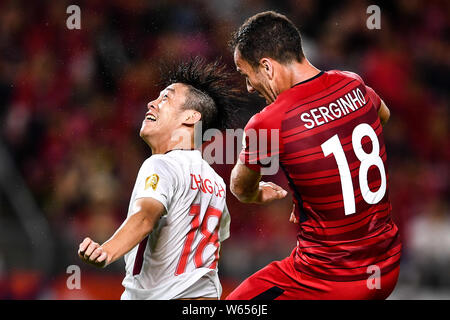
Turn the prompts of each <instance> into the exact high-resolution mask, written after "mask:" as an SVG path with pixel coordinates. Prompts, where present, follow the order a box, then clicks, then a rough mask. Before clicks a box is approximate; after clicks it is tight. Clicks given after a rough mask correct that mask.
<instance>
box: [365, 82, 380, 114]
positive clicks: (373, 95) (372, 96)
mask: <svg viewBox="0 0 450 320" xmlns="http://www.w3.org/2000/svg"><path fill="white" fill-rule="evenodd" d="M366 91H367V95H368V96H369V99H370V100H371V101H372V103H373V106H374V107H375V109H377V111H379V110H380V106H381V98H380V97H379V96H378V94H377V93H376V92H375V91H374V90H373V89H372V88H371V87H369V86H366Z"/></svg>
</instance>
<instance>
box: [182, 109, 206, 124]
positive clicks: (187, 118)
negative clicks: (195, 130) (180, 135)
mask: <svg viewBox="0 0 450 320" xmlns="http://www.w3.org/2000/svg"><path fill="white" fill-rule="evenodd" d="M201 119H202V115H201V113H200V112H198V111H196V110H186V111H185V112H183V124H185V125H194V124H196V123H197V122H199V121H200V120H201Z"/></svg>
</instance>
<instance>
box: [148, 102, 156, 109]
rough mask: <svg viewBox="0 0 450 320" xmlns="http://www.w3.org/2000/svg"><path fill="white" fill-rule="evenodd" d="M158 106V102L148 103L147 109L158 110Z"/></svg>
mask: <svg viewBox="0 0 450 320" xmlns="http://www.w3.org/2000/svg"><path fill="white" fill-rule="evenodd" d="M157 106H158V104H157V103H156V100H153V101H150V102H149V103H147V109H148V110H151V109H153V110H158V107H157Z"/></svg>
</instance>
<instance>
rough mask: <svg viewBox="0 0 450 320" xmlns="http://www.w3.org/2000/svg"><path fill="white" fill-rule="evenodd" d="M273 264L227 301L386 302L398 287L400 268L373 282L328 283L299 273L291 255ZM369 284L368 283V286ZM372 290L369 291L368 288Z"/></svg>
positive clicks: (232, 294) (240, 286) (245, 281)
mask: <svg viewBox="0 0 450 320" xmlns="http://www.w3.org/2000/svg"><path fill="white" fill-rule="evenodd" d="M294 252H295V249H294V251H293V252H292V254H291V255H290V256H289V257H287V258H285V259H283V260H281V261H275V262H272V263H270V264H269V265H267V266H266V267H264V268H263V269H261V270H259V271H258V272H256V273H255V274H253V275H252V276H250V277H249V278H247V279H246V280H244V282H242V283H241V284H240V285H239V286H238V287H237V288H236V289H235V290H233V292H231V293H230V294H229V295H228V296H227V297H226V300H368V299H386V298H387V297H389V295H390V294H391V293H392V291H393V290H394V288H395V285H396V284H397V279H398V274H399V271H400V267H397V268H395V269H393V270H391V271H390V272H388V273H386V274H384V275H381V276H380V279H377V280H379V281H378V283H377V284H376V285H374V284H375V282H373V279H370V280H369V277H370V274H368V275H367V279H364V280H358V281H348V282H339V281H329V280H323V279H319V278H314V277H312V276H309V275H306V274H305V273H303V272H299V271H297V270H296V269H295V268H294V260H293V254H294ZM368 282H370V283H368ZM369 287H371V288H369Z"/></svg>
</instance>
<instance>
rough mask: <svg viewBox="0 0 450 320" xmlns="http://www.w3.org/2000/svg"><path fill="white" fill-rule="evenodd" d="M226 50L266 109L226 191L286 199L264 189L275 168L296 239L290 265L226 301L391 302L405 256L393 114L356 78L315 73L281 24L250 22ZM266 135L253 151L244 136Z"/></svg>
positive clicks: (280, 19) (278, 20)
mask: <svg viewBox="0 0 450 320" xmlns="http://www.w3.org/2000/svg"><path fill="white" fill-rule="evenodd" d="M230 45H231V47H232V49H233V52H234V61H235V64H236V66H237V70H238V71H239V72H240V73H241V74H242V75H243V76H244V77H245V80H246V84H247V89H248V91H249V92H255V91H257V92H258V93H259V94H260V95H261V96H263V97H264V98H265V99H266V101H267V103H268V104H269V105H268V106H267V107H265V108H264V109H263V110H262V111H261V112H259V113H258V114H256V115H254V116H253V117H252V118H251V119H250V121H249V122H248V124H247V126H246V127H245V140H244V142H245V143H244V148H243V150H242V152H241V154H240V158H239V161H238V163H237V164H236V166H235V167H234V169H233V171H232V174H231V184H230V187H231V191H232V193H233V194H234V195H235V196H236V197H237V198H238V199H239V200H240V201H242V202H247V203H261V204H264V203H268V202H271V201H273V200H276V199H281V198H283V197H285V196H286V194H287V191H285V190H283V189H282V188H281V187H279V186H277V185H275V184H273V183H266V182H263V181H261V177H262V173H263V169H265V168H266V167H267V164H268V163H274V162H278V163H279V166H280V167H281V168H282V170H283V171H284V173H285V174H286V177H287V179H288V181H289V186H290V188H291V190H292V192H293V198H294V210H293V212H292V214H291V218H290V221H292V222H296V223H298V236H297V246H296V248H294V250H293V251H292V254H291V255H290V256H289V257H287V258H285V259H284V260H282V261H276V262H272V263H270V264H269V265H267V266H266V267H265V268H263V269H261V270H260V271H258V272H256V273H255V274H254V275H252V276H250V277H249V278H247V279H246V280H245V281H244V282H243V283H242V284H241V285H239V286H238V287H237V288H236V289H235V290H234V291H233V292H232V293H231V294H230V295H229V296H228V297H227V299H239V300H240V299H243V300H246V299H385V298H387V297H388V296H389V295H390V294H391V292H392V291H393V289H394V287H395V285H396V283H397V279H398V274H399V262H400V256H401V242H400V238H399V232H398V229H397V226H396V225H395V224H394V222H393V221H392V218H391V204H390V201H389V193H388V191H389V188H388V184H389V177H388V172H387V162H386V147H385V144H384V139H383V129H382V125H384V124H385V123H386V121H387V120H388V118H389V115H390V114H389V109H388V108H387V107H386V105H385V103H384V102H383V101H382V100H381V99H380V97H379V96H378V95H377V94H376V93H375V92H374V90H372V89H371V88H370V87H368V86H367V85H365V83H364V82H363V80H362V79H361V78H360V77H359V76H358V75H357V74H355V73H352V72H346V71H338V70H332V71H321V70H319V69H317V68H316V67H314V66H313V65H312V64H311V63H310V62H309V61H308V60H307V59H306V57H305V56H304V54H303V51H302V45H301V37H300V33H299V31H298V29H297V28H296V27H295V25H294V24H293V23H292V22H291V21H290V20H289V19H288V18H286V17H285V16H284V15H281V14H278V13H275V12H273V11H268V12H262V13H259V14H257V15H255V16H253V17H251V18H249V19H248V20H247V21H246V22H245V23H244V24H243V25H242V26H241V27H240V28H239V29H238V30H237V31H236V32H235V33H234V34H233V37H232V40H231V41H230ZM262 130H264V131H265V135H266V136H267V139H266V141H265V143H262V142H261V140H258V141H259V143H258V145H257V147H256V148H255V147H254V146H253V148H252V146H251V144H252V142H251V139H249V136H250V135H251V134H254V133H256V135H259V136H261V132H262ZM274 139H275V140H276V141H275V142H276V143H273V142H274V141H273V140H274ZM263 142H264V141H263ZM261 151H262V152H261Z"/></svg>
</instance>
